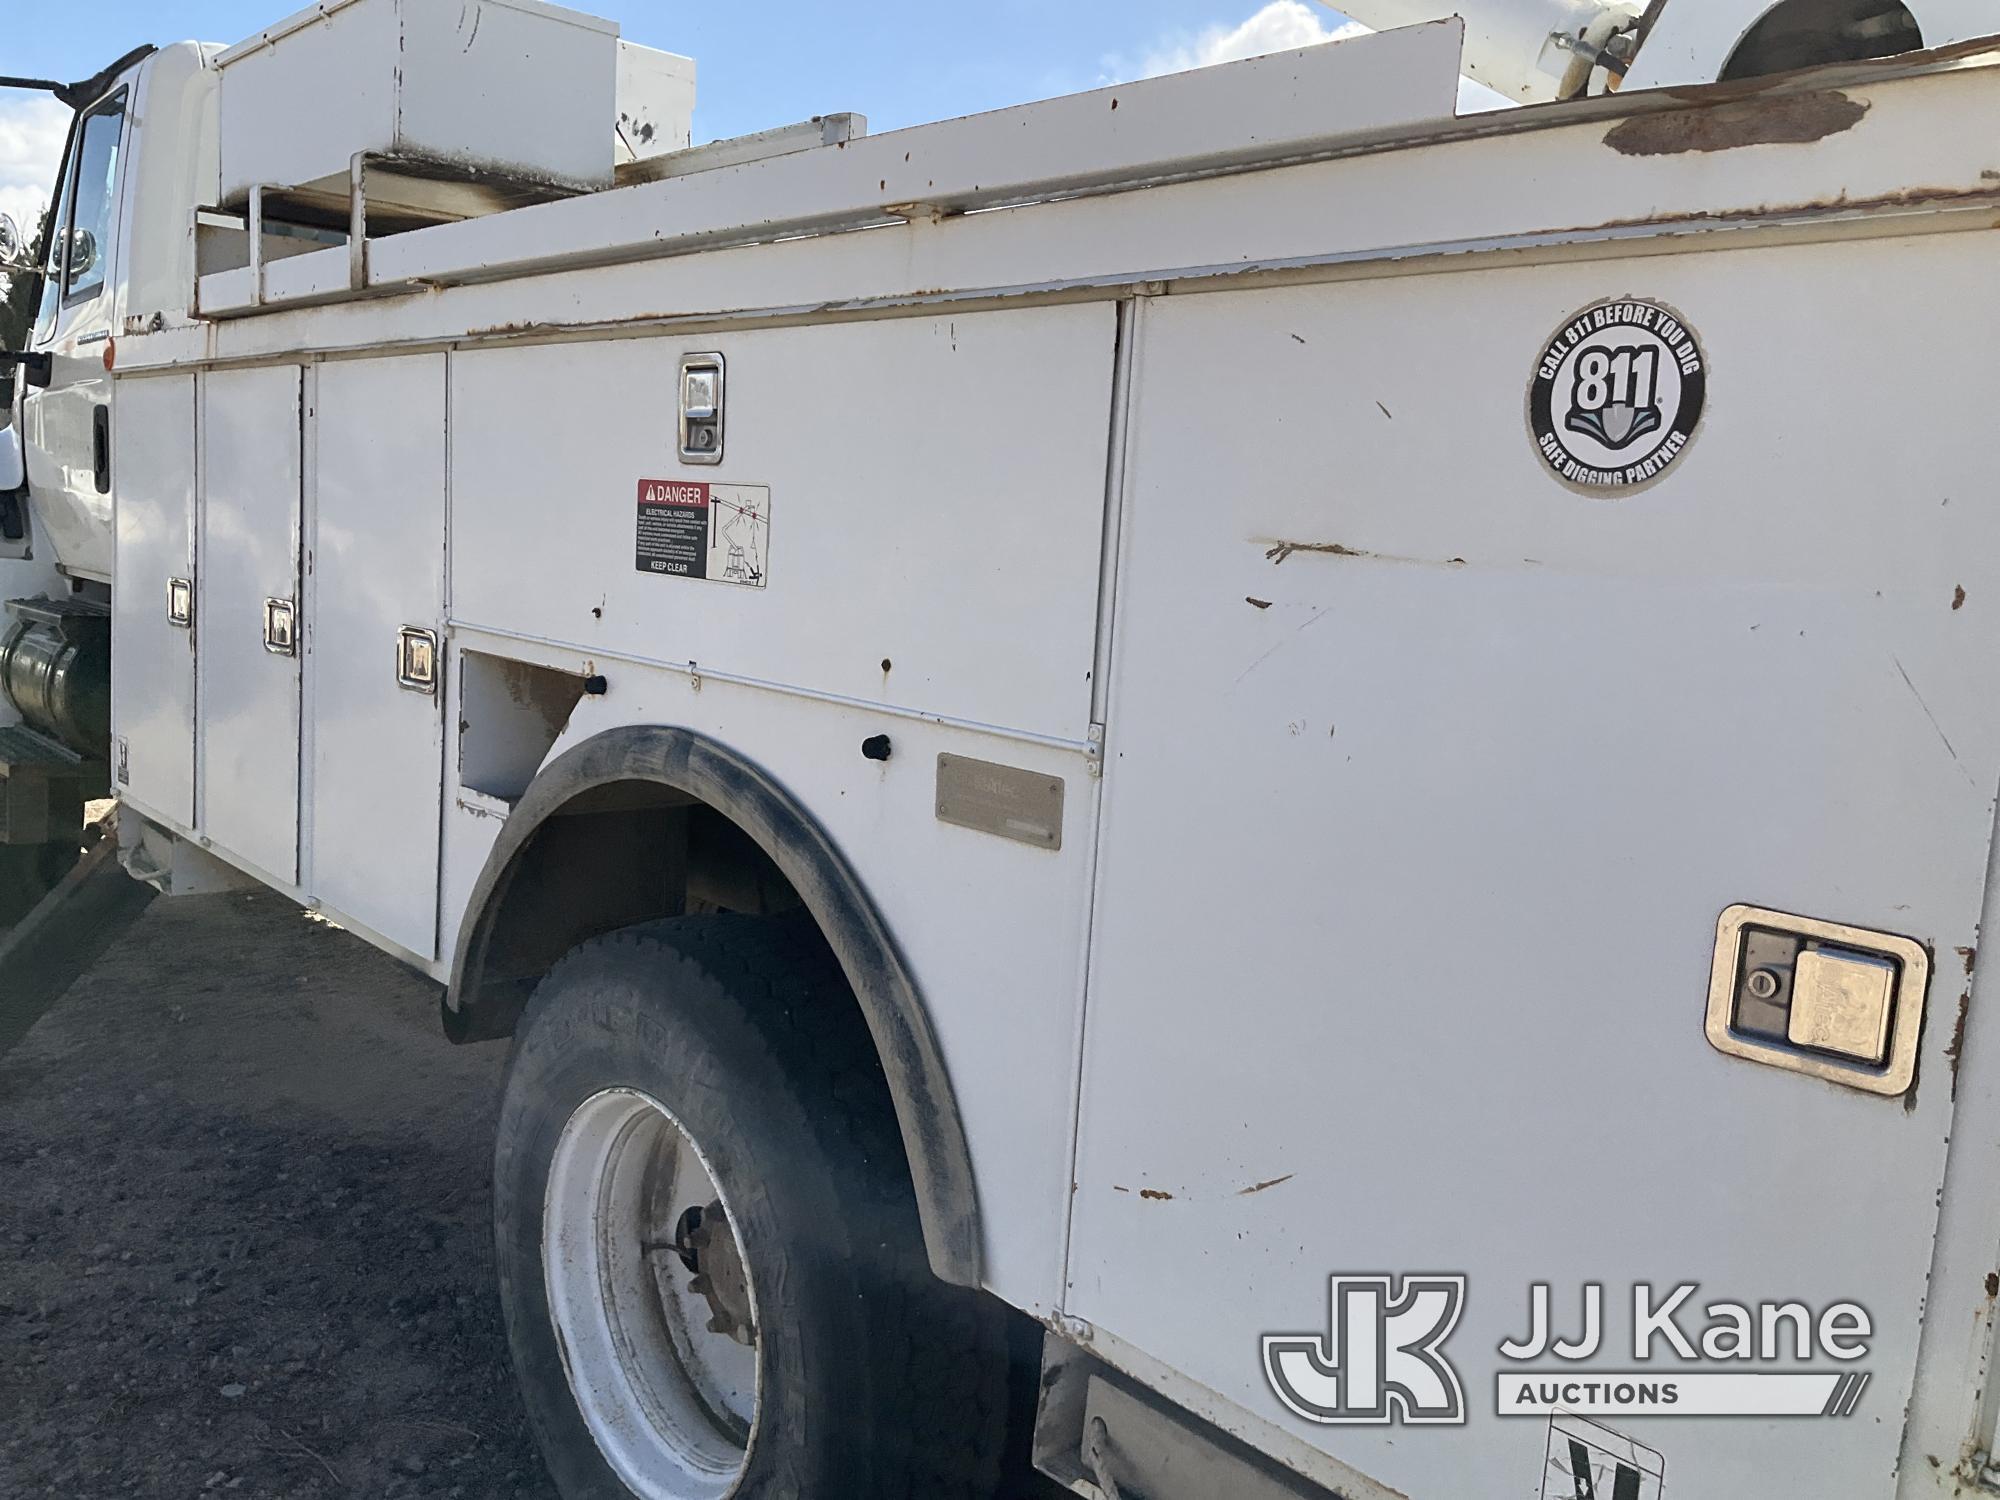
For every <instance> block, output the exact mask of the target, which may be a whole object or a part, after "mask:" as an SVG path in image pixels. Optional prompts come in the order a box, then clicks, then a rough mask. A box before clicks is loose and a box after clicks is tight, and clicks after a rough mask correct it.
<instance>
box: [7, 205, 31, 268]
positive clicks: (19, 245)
mask: <svg viewBox="0 0 2000 1500" xmlns="http://www.w3.org/2000/svg"><path fill="white" fill-rule="evenodd" d="M33 269H34V265H33V263H32V257H30V256H29V254H28V242H27V241H26V240H24V239H22V238H21V226H20V225H19V224H16V223H15V222H14V220H13V218H12V216H11V215H8V214H0V271H31V270H33Z"/></svg>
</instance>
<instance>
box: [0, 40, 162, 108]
mask: <svg viewBox="0 0 2000 1500" xmlns="http://www.w3.org/2000/svg"><path fill="white" fill-rule="evenodd" d="M159 50H160V49H159V48H157V47H155V46H153V45H152V44H151V43H148V44H147V45H145V46H143V47H134V48H133V49H132V50H131V51H130V52H128V53H126V54H125V55H124V56H123V57H121V58H119V59H118V61H117V62H115V63H113V64H112V65H111V66H110V67H108V68H106V69H105V70H104V71H103V72H101V73H93V74H92V75H91V76H90V77H88V78H80V79H78V80H77V81H76V82H75V83H57V82H56V81H55V80H54V79H50V78H11V77H7V76H5V75H0V89H30V90H33V91H34V92H36V93H40V94H54V95H55V96H56V98H57V99H58V100H59V101H61V102H62V103H64V104H67V105H68V106H69V107H70V108H71V109H82V108H83V107H84V106H85V105H89V104H95V103H96V102H97V101H98V100H99V99H101V98H103V97H104V95H105V94H106V93H107V92H108V91H109V90H110V88H111V85H112V84H113V83H114V82H116V81H117V78H118V75H119V74H120V73H123V72H124V71H125V70H126V69H127V68H130V67H134V66H136V65H137V64H139V63H142V62H144V61H145V60H146V59H147V58H149V57H151V56H152V55H153V54H154V53H155V52H157V51H159Z"/></svg>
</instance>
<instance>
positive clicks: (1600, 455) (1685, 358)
mask: <svg viewBox="0 0 2000 1500" xmlns="http://www.w3.org/2000/svg"><path fill="white" fill-rule="evenodd" d="M1707 400H1708V361H1707V359H1706V357H1705V356H1704V355H1703V354H1702V350H1701V343H1700V341H1699V340H1698V339H1696V337H1695V335H1694V330H1693V329H1691V328H1689V327H1688V326H1687V323H1686V322H1685V321H1684V320H1683V319H1682V318H1681V317H1680V315H1679V314H1677V313H1675V312H1674V311H1673V309H1671V308H1669V307H1666V306H1664V305H1663V304H1661V303H1658V302H1641V301H1629V302H1601V303H1599V304H1598V305H1597V306H1595V307H1591V308H1587V309H1585V310H1584V311H1583V312H1580V313H1578V314H1577V315H1576V316H1575V317H1574V318H1572V319H1571V320H1570V321H1569V322H1568V323H1567V324H1565V325H1564V327H1563V328H1562V330H1561V331H1560V332H1558V333H1557V334H1556V336H1555V338H1554V339H1552V340H1551V341H1550V342H1549V344H1548V346H1547V348H1546V349H1544V350H1543V352H1542V359H1541V363H1540V364H1539V365H1538V366H1536V368H1535V380H1534V384H1533V385H1532V386H1531V387H1530V388H1529V392H1528V426H1529V429H1530V431H1531V432H1532V433H1533V435H1534V439H1535V446H1536V447H1537V448H1538V449H1540V450H1541V455H1542V459H1543V461H1544V462H1545V463H1547V464H1548V466H1549V468H1550V470H1551V471H1552V472H1553V473H1554V474H1555V476H1556V478H1557V479H1559V480H1561V481H1562V482H1563V483H1564V484H1566V485H1568V486H1569V487H1570V488H1571V489H1573V490H1576V491H1579V492H1580V493H1582V494H1586V495H1595V496H1598V497H1600V498H1606V499H1610V498H1615V497H1617V496H1619V495H1626V494H1630V493H1632V492H1633V491H1635V490H1640V489H1644V488H1645V487H1646V486H1647V485H1649V484H1652V483H1654V482H1656V481H1657V480H1658V479H1660V478H1661V476H1663V475H1664V474H1665V473H1666V472H1667V470H1668V469H1669V468H1670V467H1671V466H1672V465H1673V464H1674V463H1675V462H1676V461H1677V460H1678V459H1679V458H1680V456H1681V455H1682V454H1683V453H1684V452H1686V451H1687V446H1688V444H1689V443H1691V442H1692V441H1694V435H1695V429H1696V428H1697V427H1699V426H1700V425H1701V413H1702V408H1703V406H1704V405H1706V404H1707Z"/></svg>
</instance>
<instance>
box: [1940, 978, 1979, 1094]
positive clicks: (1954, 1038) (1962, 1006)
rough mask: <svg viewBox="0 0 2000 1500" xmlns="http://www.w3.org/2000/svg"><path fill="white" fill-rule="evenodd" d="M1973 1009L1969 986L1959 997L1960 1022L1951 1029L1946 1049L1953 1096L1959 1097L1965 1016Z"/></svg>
mask: <svg viewBox="0 0 2000 1500" xmlns="http://www.w3.org/2000/svg"><path fill="white" fill-rule="evenodd" d="M1971 1009H1972V990H1971V988H1970V987H1968V988H1967V989H1966V991H1965V993H1964V994H1962V995H1960V996H1959V997H1958V1024H1957V1025H1956V1026H1954V1027H1952V1029H1951V1045H1950V1046H1949V1047H1947V1048H1945V1049H1944V1055H1945V1056H1946V1057H1947V1058H1949V1059H1950V1061H1951V1097H1952V1098H1953V1099H1957V1098H1958V1060H1959V1058H1960V1056H1961V1055H1963V1053H1964V1051H1965V1017H1966V1013H1967V1012H1968V1011H1970V1010H1971Z"/></svg>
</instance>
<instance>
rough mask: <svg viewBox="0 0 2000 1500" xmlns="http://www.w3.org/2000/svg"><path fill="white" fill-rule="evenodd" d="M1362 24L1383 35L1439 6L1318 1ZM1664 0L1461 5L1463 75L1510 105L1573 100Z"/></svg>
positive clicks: (1631, 42) (1629, 45) (1616, 63)
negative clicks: (1462, 18) (1463, 41)
mask: <svg viewBox="0 0 2000 1500" xmlns="http://www.w3.org/2000/svg"><path fill="white" fill-rule="evenodd" d="M1320 3H1321V4H1323V5H1325V6H1327V7H1328V8H1329V9H1337V10H1338V11H1340V12H1341V13H1342V14H1343V15H1347V16H1351V17H1352V18H1353V19H1355V20H1357V21H1359V22H1361V24H1362V25H1364V26H1369V27H1373V28H1374V29H1375V30H1377V31H1386V30H1388V29H1389V28H1391V27H1394V26H1415V25H1420V24H1422V23H1424V22H1426V21H1435V20H1437V19H1438V17H1439V15H1440V13H1441V12H1442V11H1443V10H1444V6H1443V5H1442V4H1441V3H1440V0H1339V3H1338V4H1336V3H1335V0H1320ZM1664 7H1665V0H1653V3H1652V4H1651V5H1650V6H1648V5H1646V4H1645V3H1644V0H1461V3H1460V4H1459V5H1458V7H1457V10H1458V13H1459V14H1460V15H1462V16H1463V17H1464V18H1465V71H1466V74H1467V75H1468V76H1469V77H1472V78H1474V79H1477V80H1478V81H1479V82H1480V83H1483V84H1485V85H1486V86H1487V87H1488V88H1490V89H1494V90H1497V91H1498V92H1499V93H1501V94H1504V95H1505V96H1506V97H1507V98H1508V99H1510V100H1512V101H1513V102H1514V103H1516V104H1545V103H1548V102H1549V101H1551V100H1555V99H1575V98H1579V97H1581V96H1582V95H1583V94H1584V93H1586V92H1587V91H1588V90H1589V88H1590V81H1591V76H1592V74H1593V72H1594V70H1595V69H1596V68H1598V67H1600V66H1602V67H1604V68H1606V69H1607V76H1608V77H1609V78H1610V79H1611V80H1612V83H1611V86H1612V87H1614V88H1615V87H1616V86H1617V84H1616V80H1617V79H1619V78H1622V77H1623V76H1624V72H1625V69H1626V68H1627V67H1628V66H1629V65H1630V63H1631V61H1632V59H1633V57H1635V56H1636V55H1637V53H1638V47H1639V43H1640V42H1641V41H1642V40H1643V38H1644V36H1645V33H1646V30H1647V29H1648V27H1649V26H1650V24H1651V22H1652V20H1653V19H1654V18H1655V17H1656V16H1657V15H1658V13H1659V12H1660V11H1661V10H1662V9H1664Z"/></svg>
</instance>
